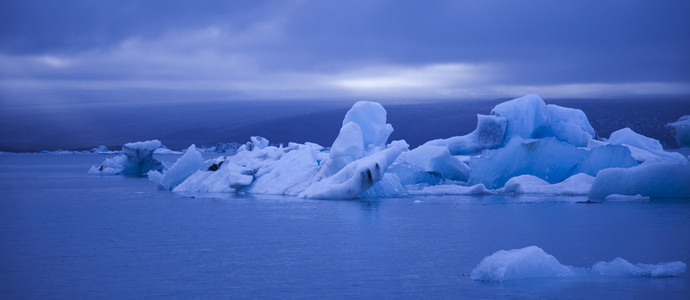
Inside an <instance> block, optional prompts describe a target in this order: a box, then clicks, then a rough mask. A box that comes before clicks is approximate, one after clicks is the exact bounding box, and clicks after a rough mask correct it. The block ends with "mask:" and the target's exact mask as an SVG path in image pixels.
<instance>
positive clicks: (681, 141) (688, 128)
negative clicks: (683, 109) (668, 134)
mask: <svg viewBox="0 0 690 300" xmlns="http://www.w3.org/2000/svg"><path fill="white" fill-rule="evenodd" d="M666 126H668V127H669V128H671V131H672V132H673V136H674V137H675V138H676V142H678V146H681V147H690V115H687V116H682V117H680V118H679V119H678V121H675V122H673V123H668V124H667V125H666Z"/></svg>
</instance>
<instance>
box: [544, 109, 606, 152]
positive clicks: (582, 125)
mask: <svg viewBox="0 0 690 300" xmlns="http://www.w3.org/2000/svg"><path fill="white" fill-rule="evenodd" d="M546 109H547V110H548V112H549V119H550V121H551V123H550V131H549V132H547V133H545V134H546V135H549V136H554V137H555V138H557V139H558V140H559V141H562V142H566V143H568V144H571V145H575V146H578V147H585V146H587V143H588V142H589V140H590V139H592V138H594V136H595V134H596V133H595V131H594V128H592V125H591V124H590V123H589V120H588V119H587V115H585V113H584V112H583V111H581V110H579V109H575V108H568V107H562V106H558V105H554V104H549V105H547V106H546Z"/></svg>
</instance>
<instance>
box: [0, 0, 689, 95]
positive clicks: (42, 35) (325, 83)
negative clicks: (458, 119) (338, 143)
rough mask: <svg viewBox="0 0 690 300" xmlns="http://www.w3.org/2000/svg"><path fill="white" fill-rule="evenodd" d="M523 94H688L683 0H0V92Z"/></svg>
mask: <svg viewBox="0 0 690 300" xmlns="http://www.w3.org/2000/svg"><path fill="white" fill-rule="evenodd" d="M525 93H538V94H540V95H542V96H543V97H545V98H547V97H552V98H556V97H618V96H622V97H628V96H639V95H688V94H690V1H665V0H650V1H637V0H621V1H606V0H595V1H589V0H577V1H511V0H506V1H479V0H477V1H395V0H391V1H371V0H370V1H323V0H322V1H306V0H305V1H290V0H282V1H258V0H251V1H174V0H163V1H151V0H150V1H127V0H99V1H92V0H63V1H54V0H46V1H36V0H16V1H15V0H3V1H0V101H2V102H3V103H4V104H12V103H23V102H27V101H44V102H45V101H48V102H49V101H99V100H103V101H106V100H108V99H116V98H117V99H120V98H122V99H125V98H126V99H129V100H135V101H144V100H150V99H158V100H165V99H167V98H170V99H173V98H176V97H178V98H179V97H181V96H180V95H184V97H189V98H190V99H192V98H196V99H198V98H203V97H204V95H209V97H211V95H212V96H213V97H217V98H219V99H221V98H222V99H283V98H285V99H331V98H344V99H368V100H390V99H402V100H405V99H407V100H415V99H419V100H424V99H432V100H433V99H461V98H472V99H482V98H499V97H512V96H519V95H522V94H525ZM113 95H118V96H113ZM126 95H129V96H126ZM195 95H196V96H195ZM118 97H120V98H118ZM85 98H88V99H85ZM137 98H146V99H137ZM122 99H120V100H122Z"/></svg>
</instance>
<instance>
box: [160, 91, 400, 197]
mask: <svg viewBox="0 0 690 300" xmlns="http://www.w3.org/2000/svg"><path fill="white" fill-rule="evenodd" d="M392 131H393V127H392V126H391V125H390V124H387V123H386V110H385V109H383V107H382V106H381V105H380V104H378V103H374V102H366V101H361V102H357V103H356V104H355V105H354V106H353V107H352V108H351V109H350V110H349V111H348V112H347V114H346V115H345V118H344V120H343V126H342V127H341V129H340V133H339V135H338V137H337V138H336V140H335V141H334V143H333V145H332V147H331V149H330V151H327V149H325V148H323V147H321V146H319V145H316V144H312V143H306V144H295V143H291V144H289V145H288V147H282V146H281V147H275V146H269V145H268V141H267V140H266V139H263V138H259V137H253V138H252V141H251V142H250V143H248V144H247V145H243V146H241V147H239V149H238V150H237V152H236V153H235V154H234V155H232V156H228V157H224V158H222V159H220V161H219V162H218V164H219V166H218V168H217V169H215V170H199V171H197V172H196V173H194V174H192V175H191V176H189V177H188V178H187V179H186V180H184V181H183V182H182V183H180V184H179V185H178V186H177V187H176V188H175V189H174V190H173V191H175V192H180V193H187V194H189V193H195V192H238V191H242V192H248V193H257V194H283V195H294V196H300V197H303V198H322V199H334V198H342V199H347V198H357V197H362V196H366V197H376V196H390V195H397V194H399V193H402V192H404V191H403V189H402V186H401V185H400V182H399V180H398V179H397V177H396V176H393V174H386V170H387V169H388V167H389V166H390V165H391V164H392V163H393V162H394V161H395V160H396V159H397V157H398V156H399V155H400V153H401V151H402V149H401V148H400V146H401V145H404V147H405V148H406V147H407V144H405V143H391V144H390V145H389V146H388V147H387V146H386V141H387V140H388V137H389V136H390V134H391V132H392ZM370 188H371V189H370ZM379 193H380V194H379Z"/></svg>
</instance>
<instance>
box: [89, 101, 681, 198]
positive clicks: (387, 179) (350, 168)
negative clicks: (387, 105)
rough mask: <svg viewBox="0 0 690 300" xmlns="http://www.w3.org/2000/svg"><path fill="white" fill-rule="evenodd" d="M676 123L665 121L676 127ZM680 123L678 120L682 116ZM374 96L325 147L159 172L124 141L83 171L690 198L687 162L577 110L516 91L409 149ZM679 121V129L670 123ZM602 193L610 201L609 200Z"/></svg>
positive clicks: (270, 186)
mask: <svg viewBox="0 0 690 300" xmlns="http://www.w3.org/2000/svg"><path fill="white" fill-rule="evenodd" d="M683 120H685V119H681V120H679V121H678V122H680V123H678V122H676V123H678V124H676V123H673V124H674V126H675V127H674V128H676V129H678V128H680V129H681V130H683V129H682V128H683V127H682V126H684V125H682V124H685V123H683V122H684V121H683ZM681 121H683V122H681ZM386 122H387V112H386V110H385V109H384V108H383V106H381V104H379V103H375V102H367V101H360V102H357V103H355V104H354V105H353V106H352V108H351V109H350V110H349V111H348V112H347V113H346V114H345V116H344V118H343V122H342V126H341V128H340V130H339V132H338V136H337V138H336V139H335V140H334V142H333V144H332V145H331V147H330V148H329V147H322V146H320V145H317V144H313V143H305V144H297V143H289V144H288V145H287V146H286V147H284V146H282V145H280V146H273V145H270V143H269V141H268V140H267V139H265V138H262V137H257V136H254V137H251V139H250V141H249V142H248V143H246V144H244V145H240V144H233V145H234V146H233V151H230V152H229V153H230V155H228V156H223V157H218V158H216V159H212V160H207V161H204V160H203V159H202V157H201V153H200V152H199V150H198V149H196V147H195V146H194V145H192V146H190V148H189V149H187V151H186V152H185V154H184V155H183V156H182V157H181V158H180V159H179V160H178V161H177V162H176V163H175V164H173V165H172V166H171V167H170V168H169V169H167V170H165V168H164V166H163V165H162V164H161V163H160V162H158V161H156V160H155V159H154V158H153V156H152V154H153V152H154V151H155V150H156V149H159V148H160V147H161V145H160V142H159V141H147V142H139V143H130V144H126V145H125V146H124V147H123V154H122V155H121V156H118V157H114V158H108V159H106V160H105V161H104V162H103V164H102V165H101V167H99V168H96V167H95V166H94V167H92V169H91V170H90V171H89V173H91V174H124V175H129V176H142V175H145V174H147V173H148V174H149V178H151V180H152V181H154V182H156V183H158V184H159V186H160V187H161V188H164V189H172V190H173V191H174V192H179V193H185V194H195V193H206V192H211V193H213V192H224V193H228V192H242V193H254V194H279V195H291V196H299V197H304V198H328V199H333V198H358V197H396V196H403V195H406V194H413V195H431V194H457V195H465V194H492V193H515V194H551V195H569V196H583V195H588V196H590V197H592V198H595V199H604V198H606V197H607V196H609V195H613V194H616V195H623V196H625V195H637V194H640V195H641V196H642V197H652V198H655V197H681V198H690V191H689V190H688V189H690V180H689V179H688V177H689V176H690V175H689V174H690V168H689V167H688V165H689V164H690V163H689V162H688V159H687V158H686V157H684V156H683V155H681V154H679V153H674V152H667V151H665V150H664V149H663V147H662V146H661V144H660V143H659V141H657V140H655V139H652V138H649V137H645V136H643V135H640V134H638V133H636V132H634V131H633V130H631V129H629V128H623V129H621V130H618V131H616V132H614V133H612V134H611V136H610V138H609V139H603V138H598V137H597V135H596V132H595V131H594V128H592V126H591V124H590V123H589V120H588V119H587V116H586V115H585V113H584V112H583V111H581V110H578V109H573V108H567V107H561V106H557V105H553V104H549V105H547V104H546V103H545V102H544V100H543V99H541V98H540V97H539V96H537V95H527V96H524V97H520V98H516V99H513V100H510V101H506V102H503V103H500V104H498V105H496V106H495V107H494V108H493V109H492V110H491V115H478V116H477V127H476V129H475V130H474V131H473V132H471V133H469V134H467V135H464V136H454V137H449V138H445V139H437V140H432V141H428V142H426V143H424V144H422V145H421V146H419V147H417V148H415V149H412V150H410V149H409V145H408V144H407V143H406V142H405V141H404V140H398V141H393V142H391V143H388V138H389V137H390V135H391V133H392V132H393V126H392V125H391V124H388V123H386ZM679 124H680V125H679ZM611 199H613V198H611Z"/></svg>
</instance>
